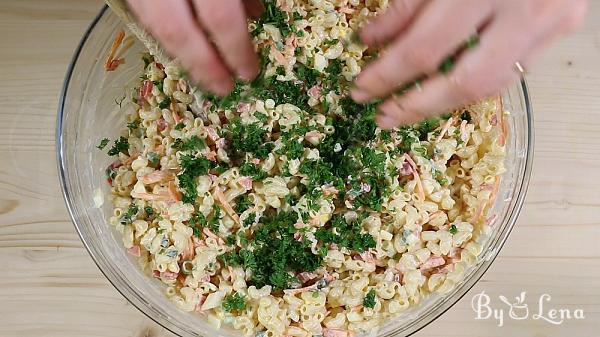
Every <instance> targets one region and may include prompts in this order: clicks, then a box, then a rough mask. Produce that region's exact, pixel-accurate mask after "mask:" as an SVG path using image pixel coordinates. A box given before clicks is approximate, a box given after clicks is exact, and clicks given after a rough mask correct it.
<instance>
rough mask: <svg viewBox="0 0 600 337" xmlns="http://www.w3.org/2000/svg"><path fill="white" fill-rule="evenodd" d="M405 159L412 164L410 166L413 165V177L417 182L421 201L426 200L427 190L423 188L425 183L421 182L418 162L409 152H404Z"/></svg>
mask: <svg viewBox="0 0 600 337" xmlns="http://www.w3.org/2000/svg"><path fill="white" fill-rule="evenodd" d="M404 159H405V160H406V161H407V162H408V163H409V164H410V166H412V171H413V172H412V174H413V178H414V179H415V181H416V182H417V195H418V196H419V198H420V199H421V201H425V190H424V189H423V183H422V182H421V176H419V172H418V167H417V164H416V163H415V162H414V160H412V158H411V157H410V155H408V154H407V153H405V154H404Z"/></svg>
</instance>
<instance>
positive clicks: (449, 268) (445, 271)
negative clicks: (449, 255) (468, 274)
mask: <svg viewBox="0 0 600 337" xmlns="http://www.w3.org/2000/svg"><path fill="white" fill-rule="evenodd" d="M453 270H454V264H448V265H445V266H444V268H442V269H440V270H438V273H440V274H448V273H451V272H452V271H453Z"/></svg>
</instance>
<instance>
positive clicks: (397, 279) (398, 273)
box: [394, 271, 404, 283]
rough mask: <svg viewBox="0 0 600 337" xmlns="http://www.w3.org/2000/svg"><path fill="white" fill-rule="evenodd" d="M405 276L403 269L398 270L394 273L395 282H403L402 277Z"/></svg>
mask: <svg viewBox="0 0 600 337" xmlns="http://www.w3.org/2000/svg"><path fill="white" fill-rule="evenodd" d="M403 278H404V274H402V272H401V271H396V272H395V273H394V282H398V283H402V279H403Z"/></svg>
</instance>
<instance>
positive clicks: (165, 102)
mask: <svg viewBox="0 0 600 337" xmlns="http://www.w3.org/2000/svg"><path fill="white" fill-rule="evenodd" d="M169 105H171V99H170V98H169V97H165V99H164V100H162V101H161V102H160V103H158V107H159V108H161V109H166V108H168V107H169Z"/></svg>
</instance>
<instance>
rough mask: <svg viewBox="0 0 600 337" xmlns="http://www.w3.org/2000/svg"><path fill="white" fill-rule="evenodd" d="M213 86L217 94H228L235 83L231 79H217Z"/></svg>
mask: <svg viewBox="0 0 600 337" xmlns="http://www.w3.org/2000/svg"><path fill="white" fill-rule="evenodd" d="M212 88H213V90H212V91H214V93H215V94H217V95H219V96H226V95H227V94H229V93H230V92H231V89H233V84H232V83H231V80H229V79H228V80H216V81H214V82H213V84H212Z"/></svg>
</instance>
